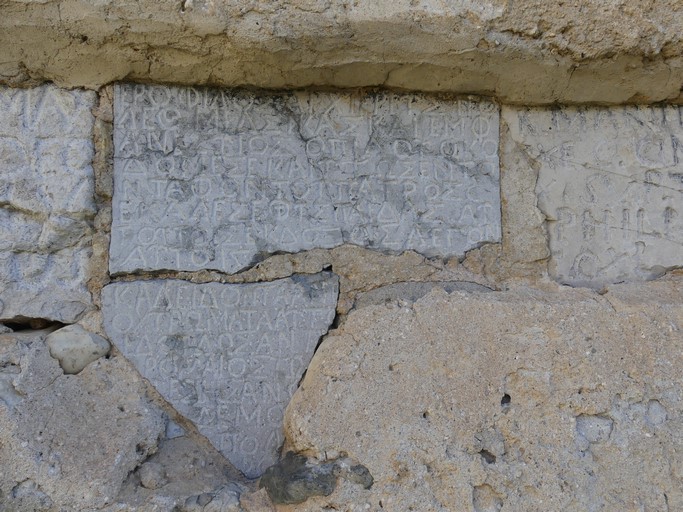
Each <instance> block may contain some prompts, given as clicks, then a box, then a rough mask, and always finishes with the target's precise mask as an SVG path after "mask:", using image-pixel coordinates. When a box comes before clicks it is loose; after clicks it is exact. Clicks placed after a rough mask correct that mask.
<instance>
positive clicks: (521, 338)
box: [282, 279, 683, 512]
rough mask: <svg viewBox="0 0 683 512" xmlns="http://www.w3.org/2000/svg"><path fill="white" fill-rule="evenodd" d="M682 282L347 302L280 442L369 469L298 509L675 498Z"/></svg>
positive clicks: (580, 504) (651, 502)
mask: <svg viewBox="0 0 683 512" xmlns="http://www.w3.org/2000/svg"><path fill="white" fill-rule="evenodd" d="M682 294H683V282H681V280H680V279H678V280H676V279H671V280H658V281H654V282H649V283H640V284H638V285H618V286H611V287H610V288H609V290H608V292H607V293H605V294H603V295H600V294H599V293H598V292H593V291H590V290H586V289H578V290H577V289H572V288H568V287H557V291H555V292H541V291H538V290H532V289H528V288H519V289H517V290H515V291H508V292H491V293H466V292H459V291H456V292H453V293H452V294H450V295H449V294H446V293H445V292H443V291H438V290H434V291H432V292H431V293H430V294H429V295H427V296H425V297H423V298H421V299H419V300H417V302H415V304H414V305H412V306H410V305H406V304H405V303H404V304H403V305H397V304H396V303H393V302H392V303H389V304H387V305H377V306H368V307H365V308H361V309H357V310H355V311H352V312H351V313H350V314H349V316H348V317H347V319H346V321H345V322H344V323H343V324H342V326H341V327H340V328H339V329H337V330H336V331H332V332H331V333H330V335H329V336H328V337H327V338H326V339H325V340H324V341H323V343H322V344H321V346H320V347H319V349H318V350H317V352H316V355H315V356H314V358H313V360H312V361H311V364H310V366H309V368H308V371H307V373H306V378H305V379H304V382H303V383H302V385H301V387H300V388H299V390H298V391H297V393H296V394H295V396H294V398H293V399H292V402H291V403H290V405H289V407H288V409H287V413H286V418H285V426H286V431H287V438H288V442H287V443H286V445H285V447H286V448H287V449H293V450H299V451H306V453H308V454H311V455H316V456H317V457H318V458H319V459H321V460H324V459H325V458H326V454H327V455H328V456H329V454H334V453H340V452H344V453H346V454H348V456H349V457H352V458H355V459H357V460H358V462H359V463H361V464H363V465H365V466H367V468H368V470H369V471H370V473H371V474H372V476H373V477H374V484H373V486H372V488H371V489H369V490H363V489H361V488H360V487H358V486H351V485H346V484H345V483H344V482H340V483H339V486H338V487H337V490H336V491H335V492H334V493H333V494H332V495H330V496H329V497H326V498H322V497H318V498H311V499H310V500H308V501H307V502H305V503H303V504H301V505H297V506H296V507H291V508H285V507H283V508H282V510H283V511H284V510H292V511H294V510H296V511H297V512H301V511H305V510H310V511H318V510H325V509H332V510H334V509H337V510H377V511H379V510H386V511H405V510H410V509H412V510H415V511H425V512H426V511H430V512H433V511H452V510H463V511H477V512H480V511H490V510H515V511H516V510H525V511H530V512H534V511H539V512H540V511H547V510H572V511H584V510H642V509H648V510H650V509H652V510H667V507H668V510H678V509H681V508H683V493H682V492H681V489H683V454H682V453H681V451H680V449H679V446H680V442H681V439H682V438H683V426H682V425H683V423H681V419H682V417H683V399H682V397H683V383H682V382H681V379H680V376H679V371H678V368H680V367H681V365H682V364H683V353H682V352H681V350H680V347H681V344H683V305H682V303H681V296H682Z"/></svg>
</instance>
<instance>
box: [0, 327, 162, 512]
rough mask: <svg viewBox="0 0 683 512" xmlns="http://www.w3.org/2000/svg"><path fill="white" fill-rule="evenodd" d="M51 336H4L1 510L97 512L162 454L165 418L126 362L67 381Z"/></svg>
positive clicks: (100, 365) (114, 361)
mask: <svg viewBox="0 0 683 512" xmlns="http://www.w3.org/2000/svg"><path fill="white" fill-rule="evenodd" d="M47 334H48V331H23V332H20V333H13V334H0V461H2V464H0V510H18V511H42V510H50V511H52V510H94V509H98V508H100V507H102V506H104V505H105V504H107V503H110V502H111V501H112V500H113V499H114V497H115V496H116V495H117V494H118V492H119V489H120V487H121V485H122V483H123V481H124V480H125V478H126V477H127V475H128V473H129V472H130V471H132V470H133V469H135V467H136V466H138V465H139V464H140V463H141V462H142V461H143V460H144V459H145V458H146V457H147V456H149V454H150V453H152V452H153V451H154V450H155V448H156V443H157V439H158V438H159V437H160V436H161V435H162V434H163V431H164V421H163V418H162V413H161V411H160V410H159V409H158V408H157V407H156V406H154V405H153V404H151V403H150V402H149V401H148V400H147V399H146V398H145V387H144V383H143V382H142V379H140V377H139V376H137V375H136V374H135V372H134V371H132V369H131V368H130V366H129V365H127V364H126V362H125V361H124V360H123V359H122V358H120V357H114V358H111V359H100V360H99V361H97V362H95V363H93V364H90V365H89V366H88V367H87V368H85V369H84V370H83V371H82V372H81V373H80V374H78V375H64V374H63V373H62V369H61V368H60V367H59V364H58V362H57V361H56V360H55V359H53V358H52V357H50V354H49V352H48V347H47V345H46V344H45V336H46V335H47ZM52 507H54V508H52Z"/></svg>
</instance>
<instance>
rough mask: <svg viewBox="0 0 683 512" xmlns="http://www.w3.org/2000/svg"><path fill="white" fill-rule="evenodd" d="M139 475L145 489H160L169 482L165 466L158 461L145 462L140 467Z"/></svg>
mask: <svg viewBox="0 0 683 512" xmlns="http://www.w3.org/2000/svg"><path fill="white" fill-rule="evenodd" d="M138 476H139V477H140V484H141V485H142V486H143V487H144V488H145V489H159V488H161V487H163V486H164V485H166V484H167V483H168V479H167V478H166V474H165V471H164V467H163V466H162V465H161V464H159V463H158V462H145V463H144V464H143V465H142V466H140V469H138Z"/></svg>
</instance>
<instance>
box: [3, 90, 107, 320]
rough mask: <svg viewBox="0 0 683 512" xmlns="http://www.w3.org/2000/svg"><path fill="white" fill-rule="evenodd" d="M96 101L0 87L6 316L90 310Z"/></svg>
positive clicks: (57, 316) (59, 315)
mask: <svg viewBox="0 0 683 512" xmlns="http://www.w3.org/2000/svg"><path fill="white" fill-rule="evenodd" d="M95 101H96V95H95V94H94V93H93V92H89V91H65V90H62V89H59V88H57V87H54V86H42V87H36V88H33V89H26V90H21V89H11V88H7V87H0V319H11V318H13V317H15V316H24V317H41V318H47V319H50V320H58V321H61V322H73V321H74V320H76V319H77V318H78V316H79V315H80V314H82V313H83V312H84V311H86V310H87V309H88V308H90V307H91V306H90V304H91V298H90V295H89V293H88V291H87V288H86V286H85V282H86V280H87V273H86V271H87V264H88V259H89V256H90V254H91V252H92V251H91V248H90V235H91V234H92V223H93V219H94V217H95V202H94V197H93V196H94V177H93V170H92V159H93V153H94V149H93V140H92V129H93V123H94V118H93V116H92V114H91V109H92V108H93V107H94V105H95Z"/></svg>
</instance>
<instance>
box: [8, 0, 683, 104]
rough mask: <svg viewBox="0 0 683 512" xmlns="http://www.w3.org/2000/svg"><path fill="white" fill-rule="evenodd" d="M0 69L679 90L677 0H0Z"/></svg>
mask: <svg viewBox="0 0 683 512" xmlns="http://www.w3.org/2000/svg"><path fill="white" fill-rule="evenodd" d="M2 14H3V16H2V18H1V19H0V81H1V82H6V83H9V84H25V83H35V82H37V81H42V80H51V81H54V82H56V83H58V84H60V85H62V86H66V87H73V86H87V87H92V88H98V87H100V86H101V85H103V84H107V83H110V82H113V81H118V80H133V81H141V82H160V83H176V84H178V83H182V84H189V85H197V84H208V85H219V86H230V87H234V86H247V85H249V86H256V87H262V88H272V89H291V88H302V87H307V86H332V87H344V88H349V87H359V86H386V87H390V88H392V87H393V88H400V89H411V90H422V91H449V92H457V93H468V94H483V95H492V96H496V97H498V98H500V99H501V100H503V101H505V102H515V103H527V104H539V103H544V104H551V103H556V102H563V103H567V102H602V103H623V102H628V101H630V102H647V103H649V102H657V101H664V100H667V99H671V100H674V99H677V98H678V99H683V98H681V85H683V43H682V39H681V34H682V32H681V29H680V20H681V17H682V16H683V5H682V4H681V2H680V0H656V1H638V2H627V1H624V0H582V1H580V2H578V1H577V2H548V1H547V0H524V1H523V2H511V1H506V0H459V1H457V2H455V1H452V2H446V1H443V0H421V1H419V2H417V1H413V0H376V1H373V2H330V1H329V0H293V1H283V0H277V1H268V2H266V1H258V0H254V1H248V2H245V1H241V0H240V1H236V0H184V1H179V0H140V1H135V2H133V1H129V0H127V1H121V0H98V1H97V2H93V1H91V0H4V1H3V2H2Z"/></svg>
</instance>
